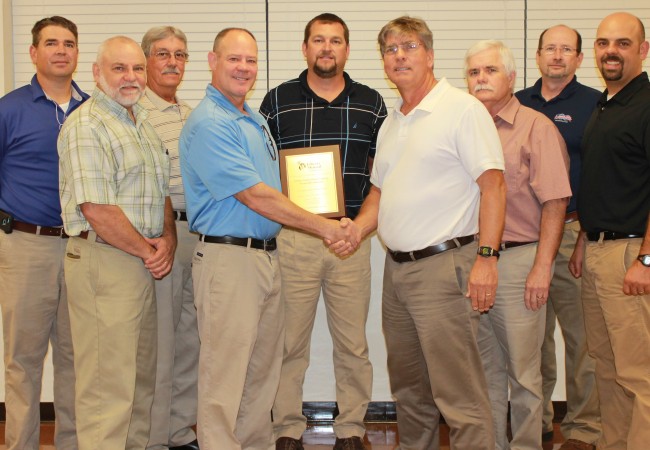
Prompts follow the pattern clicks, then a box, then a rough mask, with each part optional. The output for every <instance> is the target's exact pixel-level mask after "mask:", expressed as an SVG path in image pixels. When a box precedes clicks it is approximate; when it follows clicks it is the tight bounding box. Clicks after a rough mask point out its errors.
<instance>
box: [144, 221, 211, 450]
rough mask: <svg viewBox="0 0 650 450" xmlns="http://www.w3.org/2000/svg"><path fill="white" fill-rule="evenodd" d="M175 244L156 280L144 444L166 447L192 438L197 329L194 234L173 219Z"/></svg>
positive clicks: (153, 448) (157, 448) (156, 448)
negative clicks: (154, 358)
mask: <svg viewBox="0 0 650 450" xmlns="http://www.w3.org/2000/svg"><path fill="white" fill-rule="evenodd" d="M176 236H177V238H178V244H177V246H176V254H175V255H174V266H173V268H172V272H171V273H170V274H169V275H167V276H166V277H165V278H163V279H162V280H156V282H155V285H156V305H157V310H158V362H157V369H156V390H155V393H154V399H153V406H152V407H151V431H150V434H149V443H148V444H147V449H149V450H166V449H167V448H168V447H177V446H181V445H184V444H187V443H189V442H191V441H193V440H194V439H196V434H195V433H194V430H192V426H193V425H195V424H196V409H197V390H198V373H199V346H200V343H199V329H198V325H197V322H196V308H195V307H194V292H193V288H192V254H193V252H194V247H195V246H196V243H197V242H198V240H199V236H198V235H197V234H195V233H190V231H189V228H188V225H187V222H181V221H176Z"/></svg>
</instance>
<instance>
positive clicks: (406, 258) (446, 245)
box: [388, 234, 474, 263]
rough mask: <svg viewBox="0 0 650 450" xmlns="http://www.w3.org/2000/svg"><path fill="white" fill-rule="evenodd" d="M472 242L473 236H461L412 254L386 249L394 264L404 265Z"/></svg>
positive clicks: (414, 251)
mask: <svg viewBox="0 0 650 450" xmlns="http://www.w3.org/2000/svg"><path fill="white" fill-rule="evenodd" d="M473 241H474V235H473V234H472V235H470V236H463V237H459V238H455V239H449V240H448V241H445V242H443V243H442V244H438V245H432V246H431V247H427V248H423V249H422V250H413V251H412V252H395V251H393V250H391V249H388V254H389V255H390V257H391V258H393V261H395V262H396V263H404V262H410V261H417V260H418V259H422V258H428V257H429V256H433V255H437V254H438V253H442V252H446V251H447V250H451V249H454V248H460V247H462V246H463V245H467V244H469V243H470V242H473Z"/></svg>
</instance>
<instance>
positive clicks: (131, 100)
mask: <svg viewBox="0 0 650 450" xmlns="http://www.w3.org/2000/svg"><path fill="white" fill-rule="evenodd" d="M97 85H98V86H99V88H100V89H101V90H102V91H104V93H105V94H106V95H108V96H109V97H110V98H112V99H113V100H115V101H116V102H117V103H119V104H120V105H121V106H123V107H125V108H130V107H132V106H133V105H135V104H136V103H138V101H139V100H140V98H142V95H143V94H144V88H142V87H141V86H140V85H139V84H138V83H122V84H121V85H120V86H119V87H117V88H113V87H111V86H109V84H108V82H107V81H106V78H104V74H102V73H100V74H99V80H98V81H97ZM123 87H137V88H138V92H137V93H136V95H122V93H121V92H120V89H121V88H123Z"/></svg>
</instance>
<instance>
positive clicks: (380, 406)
mask: <svg viewBox="0 0 650 450" xmlns="http://www.w3.org/2000/svg"><path fill="white" fill-rule="evenodd" d="M302 407H303V414H305V417H307V420H308V421H309V422H310V423H331V422H334V418H335V417H336V416H337V415H338V413H339V410H338V407H337V405H336V402H304V403H303V406H302ZM553 408H554V410H555V417H554V418H553V422H557V423H559V422H562V418H564V416H565V415H566V402H564V401H561V402H553ZM5 417H6V415H5V404H4V402H2V403H0V421H2V422H4V421H5ZM396 420H397V412H396V410H395V402H370V404H369V405H368V411H367V413H366V418H365V421H366V422H395V421H396ZM440 420H441V422H443V421H444V419H443V418H440ZM41 421H42V422H52V421H54V405H53V404H52V403H51V402H44V403H41Z"/></svg>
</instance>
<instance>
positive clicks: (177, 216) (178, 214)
mask: <svg viewBox="0 0 650 450" xmlns="http://www.w3.org/2000/svg"><path fill="white" fill-rule="evenodd" d="M174 220H180V221H181V222H187V213H186V212H185V211H174Z"/></svg>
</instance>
